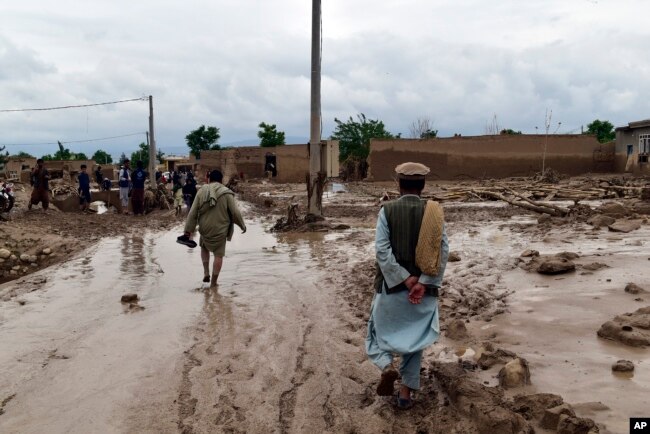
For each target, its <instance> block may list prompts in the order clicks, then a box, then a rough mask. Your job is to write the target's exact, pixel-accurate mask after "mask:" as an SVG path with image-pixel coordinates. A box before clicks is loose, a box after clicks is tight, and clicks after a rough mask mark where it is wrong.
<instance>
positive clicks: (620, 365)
mask: <svg viewBox="0 0 650 434" xmlns="http://www.w3.org/2000/svg"><path fill="white" fill-rule="evenodd" d="M612 371H614V372H632V371H634V363H632V362H630V361H629V360H619V361H618V362H616V363H614V364H613V365H612Z"/></svg>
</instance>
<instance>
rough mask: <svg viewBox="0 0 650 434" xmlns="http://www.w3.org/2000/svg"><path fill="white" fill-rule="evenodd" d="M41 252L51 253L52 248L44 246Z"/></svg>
mask: <svg viewBox="0 0 650 434" xmlns="http://www.w3.org/2000/svg"><path fill="white" fill-rule="evenodd" d="M42 253H43V254H44V255H51V254H52V249H50V248H49V247H46V248H44V249H43V251H42Z"/></svg>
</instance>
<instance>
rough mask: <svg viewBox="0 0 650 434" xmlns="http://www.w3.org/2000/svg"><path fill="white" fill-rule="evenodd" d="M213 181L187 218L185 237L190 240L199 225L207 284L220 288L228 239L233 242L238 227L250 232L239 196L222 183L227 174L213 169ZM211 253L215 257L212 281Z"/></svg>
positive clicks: (193, 205) (202, 259)
mask: <svg viewBox="0 0 650 434" xmlns="http://www.w3.org/2000/svg"><path fill="white" fill-rule="evenodd" d="M209 179H210V183H209V184H208V185H204V186H203V187H201V189H200V190H199V191H198V193H197V194H196V198H195V199H194V203H193V204H192V209H190V213H189V214H188V216H187V223H186V224H185V235H186V236H187V237H190V236H191V234H192V233H193V232H194V230H195V229H196V225H197V224H198V225H199V234H201V238H200V240H199V246H201V261H202V262H203V275H204V277H203V281H204V282H210V286H217V279H219V272H220V271H221V266H222V264H223V256H224V255H225V253H226V240H227V241H230V240H231V239H232V235H233V232H234V225H235V224H236V225H237V226H239V227H240V228H241V230H242V234H243V233H245V232H246V224H245V223H244V219H243V218H242V215H241V213H240V212H239V208H238V207H237V202H235V193H233V192H232V191H231V190H230V189H229V188H227V187H226V186H224V185H223V184H222V183H221V181H223V174H222V173H221V172H220V171H219V170H213V171H212V172H210V178H209ZM210 252H212V254H213V255H214V264H213V266H212V279H210Z"/></svg>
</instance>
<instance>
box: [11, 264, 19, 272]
mask: <svg viewBox="0 0 650 434" xmlns="http://www.w3.org/2000/svg"><path fill="white" fill-rule="evenodd" d="M11 269H12V270H13V271H18V270H20V265H14V266H13V267H11Z"/></svg>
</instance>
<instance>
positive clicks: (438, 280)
mask: <svg viewBox="0 0 650 434" xmlns="http://www.w3.org/2000/svg"><path fill="white" fill-rule="evenodd" d="M440 255H441V258H440V267H438V274H437V275H436V276H429V275H428V274H424V273H423V274H422V275H420V279H419V282H420V283H421V284H423V285H433V286H436V287H438V288H440V287H441V286H442V279H443V277H444V275H445V268H447V259H448V258H449V240H448V239H447V230H446V228H445V226H443V227H442V241H441V246H440Z"/></svg>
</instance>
